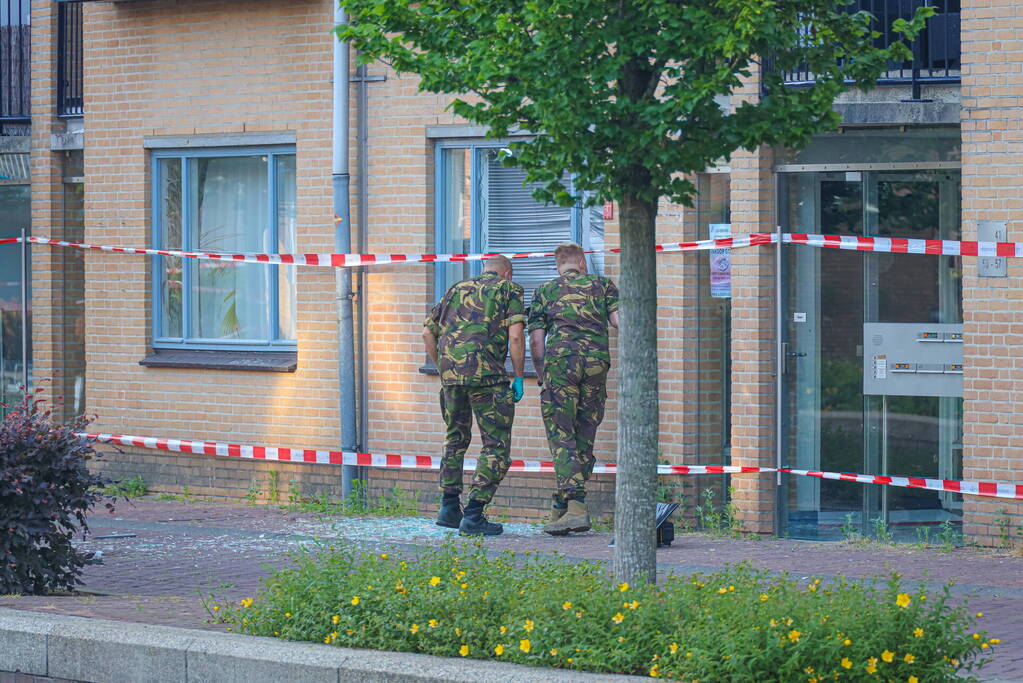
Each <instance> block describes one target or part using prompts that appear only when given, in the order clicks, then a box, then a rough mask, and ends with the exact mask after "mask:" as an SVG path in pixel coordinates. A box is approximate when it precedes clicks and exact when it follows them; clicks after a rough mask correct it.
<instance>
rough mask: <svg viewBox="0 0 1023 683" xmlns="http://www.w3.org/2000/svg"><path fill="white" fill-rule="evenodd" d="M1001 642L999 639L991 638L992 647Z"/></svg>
mask: <svg viewBox="0 0 1023 683" xmlns="http://www.w3.org/2000/svg"><path fill="white" fill-rule="evenodd" d="M1001 642H1002V641H1001V639H1000V638H992V639H991V644H992V645H998V644H999V643H1001Z"/></svg>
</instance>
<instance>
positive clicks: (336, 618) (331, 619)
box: [330, 614, 341, 626]
mask: <svg viewBox="0 0 1023 683" xmlns="http://www.w3.org/2000/svg"><path fill="white" fill-rule="evenodd" d="M330 621H331V623H332V624H334V625H335V626H337V622H339V621H341V617H339V616H338V615H336V614H335V615H334V616H332V617H331V618H330Z"/></svg>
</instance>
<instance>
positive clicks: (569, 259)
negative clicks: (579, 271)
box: [554, 242, 585, 267]
mask: <svg viewBox="0 0 1023 683" xmlns="http://www.w3.org/2000/svg"><path fill="white" fill-rule="evenodd" d="M583 258H585V252H584V251H583V248H582V247H580V246H579V245H578V244H576V243H575V242H562V243H561V244H559V245H558V248H557V249H555V250H554V262H555V263H556V264H558V266H559V267H560V266H563V265H565V264H566V263H578V262H579V261H582V260H583Z"/></svg>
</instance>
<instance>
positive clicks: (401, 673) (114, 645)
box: [0, 608, 642, 683]
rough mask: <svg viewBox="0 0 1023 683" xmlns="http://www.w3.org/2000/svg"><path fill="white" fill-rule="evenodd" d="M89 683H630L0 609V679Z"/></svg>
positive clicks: (554, 671) (560, 671)
mask: <svg viewBox="0 0 1023 683" xmlns="http://www.w3.org/2000/svg"><path fill="white" fill-rule="evenodd" d="M3 672H13V673H23V674H29V675H35V676H48V677H52V678H64V679H70V680H75V681H95V682H96V683H119V682H120V681H125V682H126V683H145V682H148V681H154V682H157V681H160V682H172V683H173V682H175V681H180V682H181V683H206V682H216V683H222V682H223V683H234V682H237V683H254V682H255V681H277V680H287V681H288V682H289V683H306V682H310V683H312V682H317V683H318V682H321V681H322V682H326V681H330V682H334V683H340V682H342V681H358V682H359V683H375V682H378V681H379V682H380V683H413V682H414V683H432V682H436V683H442V682H447V681H450V682H452V683H462V682H464V683H527V682H534V681H558V682H559V683H560V682H562V681H563V682H565V683H597V682H598V681H601V682H603V681H606V682H607V683H616V682H620V683H627V682H631V681H639V680H642V679H641V678H639V677H636V676H613V675H604V674H587V673H578V672H573V671H566V670H563V669H543V668H533V667H527V666H521V665H516V664H502V663H500V662H488V661H481V660H477V659H454V658H446V657H434V656H430V655H420V654H407V653H400V652H382V651H377V650H352V649H347V648H338V647H329V646H326V645H316V644H311V643H289V642H285V641H281V640H277V639H274V638H259V637H255V636H246V635H241V634H236V633H218V632H213V631H198V630H193V629H185V628H175V627H172V626H152V625H148V624H134V623H128V622H116V621H105V620H102V619H88V618H84V617H69V616H63V615H58V614H40V613H38V612H28V611H21V610H13V609H6V608H0V673H3Z"/></svg>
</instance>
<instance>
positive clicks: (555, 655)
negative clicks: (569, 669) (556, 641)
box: [551, 647, 558, 657]
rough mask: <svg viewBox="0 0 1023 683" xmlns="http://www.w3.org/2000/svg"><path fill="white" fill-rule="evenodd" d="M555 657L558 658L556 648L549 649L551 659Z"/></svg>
mask: <svg viewBox="0 0 1023 683" xmlns="http://www.w3.org/2000/svg"><path fill="white" fill-rule="evenodd" d="M557 656H558V648H556V647H552V648H551V657H557Z"/></svg>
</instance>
